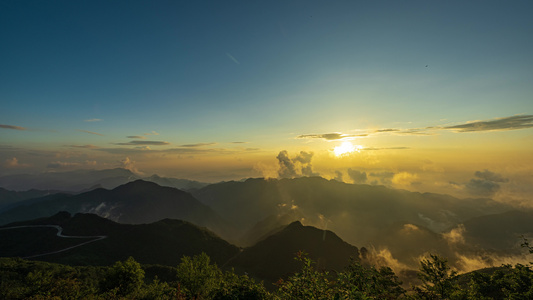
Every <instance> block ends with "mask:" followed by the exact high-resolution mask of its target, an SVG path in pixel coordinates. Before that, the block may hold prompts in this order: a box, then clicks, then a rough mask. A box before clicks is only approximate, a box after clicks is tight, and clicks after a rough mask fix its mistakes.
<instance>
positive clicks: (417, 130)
mask: <svg viewBox="0 0 533 300" xmlns="http://www.w3.org/2000/svg"><path fill="white" fill-rule="evenodd" d="M429 128H432V127H426V128H424V129H421V128H408V129H399V128H385V129H377V130H374V131H371V132H370V133H369V134H375V133H378V134H380V133H390V134H393V135H433V133H431V132H428V131H427V129H429Z"/></svg>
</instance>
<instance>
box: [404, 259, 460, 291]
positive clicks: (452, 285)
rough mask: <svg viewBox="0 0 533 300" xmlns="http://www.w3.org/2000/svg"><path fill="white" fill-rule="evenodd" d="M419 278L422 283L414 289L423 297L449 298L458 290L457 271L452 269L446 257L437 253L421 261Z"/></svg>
mask: <svg viewBox="0 0 533 300" xmlns="http://www.w3.org/2000/svg"><path fill="white" fill-rule="evenodd" d="M418 278H419V279H420V280H421V281H422V285H421V286H417V287H414V290H415V292H416V293H417V294H418V296H419V297H421V298H422V299H449V298H450V297H451V296H452V295H453V294H454V292H456V290H457V283H456V280H457V272H456V271H454V270H451V268H450V266H449V265H448V261H447V260H446V259H444V258H441V257H440V256H438V255H435V254H430V255H429V258H426V259H422V260H421V261H420V271H419V272H418Z"/></svg>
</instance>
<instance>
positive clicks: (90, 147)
mask: <svg viewBox="0 0 533 300" xmlns="http://www.w3.org/2000/svg"><path fill="white" fill-rule="evenodd" d="M65 147H71V148H84V149H98V146H95V145H90V144H89V145H66V146H65Z"/></svg>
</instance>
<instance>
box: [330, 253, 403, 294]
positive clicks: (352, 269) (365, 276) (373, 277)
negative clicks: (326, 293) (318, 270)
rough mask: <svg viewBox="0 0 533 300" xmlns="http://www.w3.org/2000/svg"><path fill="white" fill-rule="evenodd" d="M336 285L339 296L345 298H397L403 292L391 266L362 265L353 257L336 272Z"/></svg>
mask: <svg viewBox="0 0 533 300" xmlns="http://www.w3.org/2000/svg"><path fill="white" fill-rule="evenodd" d="M337 285H338V288H337V291H338V294H339V296H343V297H344V298H346V299H365V298H366V299H398V298H399V297H401V296H403V295H404V294H405V290H404V289H403V288H402V286H401V285H402V282H401V281H400V280H398V277H397V276H396V274H394V272H393V271H392V269H391V268H388V267H381V268H380V269H379V270H378V269H376V268H375V267H374V266H370V267H364V266H363V265H361V264H360V263H359V262H358V261H356V260H354V259H352V260H351V262H350V265H349V266H348V267H347V268H346V270H345V271H344V272H341V273H339V274H338V276H337Z"/></svg>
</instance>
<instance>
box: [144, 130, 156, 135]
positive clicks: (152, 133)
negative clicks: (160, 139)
mask: <svg viewBox="0 0 533 300" xmlns="http://www.w3.org/2000/svg"><path fill="white" fill-rule="evenodd" d="M144 135H159V133H157V132H155V131H152V132H149V133H145V134H144Z"/></svg>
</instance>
